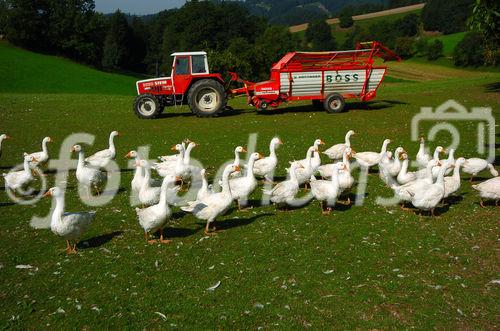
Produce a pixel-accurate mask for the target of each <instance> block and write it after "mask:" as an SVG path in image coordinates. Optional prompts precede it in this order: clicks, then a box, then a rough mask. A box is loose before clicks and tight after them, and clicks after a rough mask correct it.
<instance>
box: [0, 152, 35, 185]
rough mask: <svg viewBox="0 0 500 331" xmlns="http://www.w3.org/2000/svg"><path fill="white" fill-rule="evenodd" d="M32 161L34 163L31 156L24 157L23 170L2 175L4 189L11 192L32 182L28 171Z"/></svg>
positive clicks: (31, 175) (31, 176)
mask: <svg viewBox="0 0 500 331" xmlns="http://www.w3.org/2000/svg"><path fill="white" fill-rule="evenodd" d="M33 161H35V162H36V159H35V158H34V157H33V156H31V155H25V156H24V161H23V170H19V171H13V172H9V173H6V174H5V173H4V174H2V176H3V178H4V181H5V188H9V189H11V190H12V191H15V190H18V189H20V188H22V187H23V186H25V185H26V184H28V183H30V182H31V181H33V179H34V178H33V174H32V173H31V169H30V162H33Z"/></svg>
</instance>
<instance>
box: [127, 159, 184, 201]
mask: <svg viewBox="0 0 500 331" xmlns="http://www.w3.org/2000/svg"><path fill="white" fill-rule="evenodd" d="M136 166H137V167H141V168H142V169H143V171H144V178H143V179H142V183H141V188H140V190H139V194H138V198H139V202H140V203H141V204H143V205H147V206H150V205H153V204H157V203H158V202H159V201H160V195H161V187H158V186H151V166H150V165H149V163H148V162H147V161H146V160H140V161H139V162H138V163H136ZM167 176H175V175H174V174H170V175H166V176H165V177H167ZM162 185H163V183H162ZM179 190H180V186H173V187H170V186H169V187H168V189H167V202H168V203H169V204H170V205H176V204H177V203H179V201H180V200H179V197H178V196H177V193H178V192H179Z"/></svg>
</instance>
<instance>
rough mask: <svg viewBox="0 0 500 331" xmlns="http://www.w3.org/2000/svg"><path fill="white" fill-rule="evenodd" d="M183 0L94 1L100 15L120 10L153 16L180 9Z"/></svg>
mask: <svg viewBox="0 0 500 331" xmlns="http://www.w3.org/2000/svg"><path fill="white" fill-rule="evenodd" d="M184 2H186V1H185V0H142V1H139V0H95V9H96V11H98V12H101V13H105V14H107V13H112V12H114V11H116V10H117V9H120V10H121V11H122V12H124V13H130V14H137V15H144V14H155V13H157V12H159V11H161V10H163V9H170V8H174V7H180V6H182V5H183V4H184Z"/></svg>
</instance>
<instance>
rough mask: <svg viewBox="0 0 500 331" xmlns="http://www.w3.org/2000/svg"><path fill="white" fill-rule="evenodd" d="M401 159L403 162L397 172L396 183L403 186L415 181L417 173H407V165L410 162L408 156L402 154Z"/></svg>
mask: <svg viewBox="0 0 500 331" xmlns="http://www.w3.org/2000/svg"><path fill="white" fill-rule="evenodd" d="M401 158H402V159H403V162H402V165H401V170H400V171H399V174H398V176H397V178H396V179H397V181H398V183H399V184H401V185H404V184H406V183H409V182H412V181H414V180H417V172H414V171H410V172H409V171H408V165H409V163H410V161H409V160H408V154H407V153H402V154H401Z"/></svg>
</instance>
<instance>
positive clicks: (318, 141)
mask: <svg viewBox="0 0 500 331" xmlns="http://www.w3.org/2000/svg"><path fill="white" fill-rule="evenodd" d="M324 144H325V143H324V142H323V140H321V139H316V140H315V141H314V143H313V147H314V148H315V149H314V152H313V156H312V158H311V167H312V168H313V172H316V171H317V170H318V167H319V166H320V165H321V157H320V155H319V146H320V145H324ZM293 162H297V163H299V164H300V165H301V166H302V167H306V166H307V157H306V158H305V159H302V160H296V161H291V162H290V164H292V163H293Z"/></svg>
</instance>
